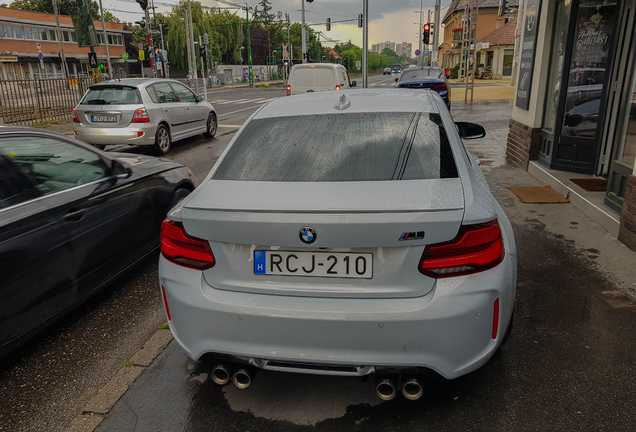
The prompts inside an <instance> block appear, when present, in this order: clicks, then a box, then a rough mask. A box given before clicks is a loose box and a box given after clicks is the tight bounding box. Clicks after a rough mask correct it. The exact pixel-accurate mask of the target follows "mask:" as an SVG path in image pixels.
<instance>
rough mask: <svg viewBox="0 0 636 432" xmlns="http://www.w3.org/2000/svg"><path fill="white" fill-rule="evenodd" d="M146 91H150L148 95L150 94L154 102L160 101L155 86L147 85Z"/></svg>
mask: <svg viewBox="0 0 636 432" xmlns="http://www.w3.org/2000/svg"><path fill="white" fill-rule="evenodd" d="M146 93H148V96H150V99H151V100H152V101H153V102H154V103H159V96H157V92H155V86H151V85H150V86H148V87H146Z"/></svg>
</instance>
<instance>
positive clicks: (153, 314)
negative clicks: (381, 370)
mask: <svg viewBox="0 0 636 432" xmlns="http://www.w3.org/2000/svg"><path fill="white" fill-rule="evenodd" d="M369 81H370V84H372V87H379V88H382V87H384V85H382V86H380V85H379V84H378V85H373V84H374V83H382V82H383V81H386V77H382V76H379V77H371V78H370V80H369ZM386 87H389V86H386ZM282 95H284V89H282V88H280V87H279V88H256V89H247V88H240V89H231V90H220V89H219V90H214V91H213V93H212V94H209V98H210V100H211V101H212V103H214V104H215V107H216V108H217V110H218V113H219V123H220V129H219V134H218V136H217V137H216V138H215V139H212V140H209V139H205V138H203V137H200V138H192V139H188V140H185V141H182V142H178V143H174V147H173V150H172V151H171V153H170V154H169V156H168V157H170V158H172V159H174V160H177V161H179V162H182V163H184V164H186V165H188V166H190V167H191V169H192V170H193V172H194V174H195V175H196V176H197V178H198V179H199V180H201V179H203V178H204V177H205V175H206V174H207V173H208V171H209V169H210V168H211V167H212V166H213V164H214V163H215V161H216V160H217V158H218V157H219V155H220V154H221V152H222V151H223V149H224V148H225V147H226V145H227V144H228V143H229V141H230V139H231V138H232V136H233V133H234V132H235V131H236V130H237V129H238V128H239V127H240V125H241V124H242V123H243V122H244V121H245V120H246V119H247V118H248V117H249V115H251V113H253V112H254V110H256V109H257V108H258V107H259V106H261V105H262V104H263V103H266V101H267V100H268V99H270V98H272V97H278V96H282ZM510 110H511V105H510V103H509V102H506V101H502V102H497V103H475V104H474V105H469V104H463V103H455V104H454V105H453V113H454V115H455V117H456V119H457V120H460V119H461V120H470V119H472V120H473V121H475V119H477V118H478V119H479V121H480V122H482V123H483V124H484V125H485V126H486V127H487V129H488V132H489V136H488V139H487V140H483V141H481V142H477V141H475V142H474V144H473V143H470V144H469V149H470V150H471V152H472V153H473V154H474V155H475V156H477V157H480V158H481V159H482V167H483V168H484V171H485V172H486V176H487V179H488V181H489V183H490V185H491V188H492V189H493V193H494V194H495V196H496V198H497V199H498V200H499V202H500V203H501V204H502V207H504V209H505V210H506V212H507V213H508V215H509V217H510V219H511V222H512V223H513V226H514V229H515V233H516V237H517V247H518V249H519V256H518V259H519V263H520V265H519V288H518V295H517V307H516V317H515V329H514V331H513V333H512V336H511V338H510V341H509V343H508V345H506V346H505V347H504V348H503V349H502V350H500V352H499V353H497V354H496V355H495V357H494V358H493V359H492V360H491V361H490V362H489V363H488V364H487V365H486V366H485V367H483V368H482V369H480V370H479V371H477V372H475V373H472V374H470V375H468V376H466V377H463V378H460V379H457V380H454V381H451V382H442V383H432V382H430V383H426V386H425V395H424V397H423V398H422V399H420V400H419V401H417V402H414V403H412V402H408V401H406V400H404V399H403V398H401V397H398V398H396V399H395V400H393V401H390V402H384V403H380V401H379V400H377V399H376V398H375V395H374V390H373V387H374V383H373V380H372V379H370V380H369V381H367V382H366V383H362V382H360V381H359V380H358V379H353V378H325V377H314V376H304V375H293V374H279V373H268V374H264V373H261V374H259V375H257V377H256V379H255V381H254V384H253V385H252V387H250V388H249V389H248V390H246V391H239V390H237V389H236V388H234V387H233V386H226V387H222V388H221V387H218V386H216V385H214V384H213V383H212V382H211V380H209V379H207V375H206V374H207V373H209V371H210V370H209V365H205V364H200V363H197V362H193V361H192V360H190V359H188V358H187V356H186V355H185V354H184V353H183V351H182V350H181V348H180V347H179V346H178V344H176V343H175V342H174V341H173V342H172V343H171V344H170V345H169V346H168V347H167V348H166V349H165V350H164V352H163V353H162V354H161V355H160V356H159V357H158V358H157V359H156V360H155V362H154V363H153V364H152V366H151V367H150V368H149V369H148V370H146V371H145V372H144V373H143V374H142V375H141V376H140V377H139V379H138V380H137V382H136V383H135V384H134V385H133V386H132V387H131V389H130V390H129V391H128V392H127V393H126V394H125V395H124V397H123V398H122V399H121V400H120V402H118V403H117V404H116V406H115V407H114V409H113V410H112V411H111V413H110V414H109V415H108V417H107V418H106V419H105V420H104V421H103V422H102V424H101V425H100V426H99V428H98V430H100V431H118V432H119V431H128V430H136V431H175V430H189V431H207V430H215V431H239V430H240V431H244V430H281V431H285V430H305V429H307V430H310V429H311V430H328V431H340V430H345V429H346V430H383V431H386V430H390V431H393V430H395V431H397V430H436V431H440V430H448V431H456V430H484V431H490V430H495V429H499V430H527V431H536V430H546V429H549V430H568V431H570V430H572V431H574V430H580V431H587V430H633V424H632V421H631V418H632V416H633V413H634V412H636V378H634V377H635V376H636V374H635V372H636V355H635V354H634V353H635V352H636V335H635V332H634V331H633V329H634V328H635V327H636V314H635V313H634V308H630V307H623V308H621V307H618V308H614V307H610V306H608V304H607V302H605V301H604V300H603V298H602V293H603V292H607V291H616V290H617V289H624V288H625V287H624V285H625V284H630V283H633V281H634V280H636V279H635V278H634V277H633V275H632V276H630V275H626V274H625V273H621V270H620V269H621V268H625V269H627V268H630V267H633V255H621V254H624V253H625V252H624V251H622V249H620V245H617V244H616V243H617V242H616V241H615V240H614V239H610V238H608V236H607V235H606V233H605V232H604V231H603V230H602V229H600V228H599V227H597V226H596V225H594V224H593V223H591V222H590V221H589V219H587V218H586V217H584V216H583V215H582V214H581V213H579V212H578V211H576V210H575V209H573V208H572V206H570V205H569V204H568V205H549V206H546V205H544V206H541V205H525V204H524V205H522V204H519V203H518V201H516V200H515V199H514V198H513V197H512V196H511V193H510V192H509V191H508V190H507V189H505V187H506V186H509V185H522V186H524V185H535V184H537V183H536V181H534V180H532V179H531V178H530V177H529V175H528V174H527V173H525V172H523V171H521V170H518V169H516V168H512V167H509V166H507V165H505V163H504V160H503V156H502V150H501V147H502V145H503V146H505V136H506V133H507V125H508V119H509V115H510ZM126 151H130V152H141V153H147V154H151V152H150V150H149V149H146V148H129V149H127V150H126ZM537 185H538V184H537ZM623 249H626V248H623ZM626 257H627V258H626ZM629 259H631V260H632V261H629ZM630 262H631V263H632V264H631V265H630ZM156 263H157V254H155V255H154V256H152V257H150V258H148V260H146V261H145V262H144V263H142V264H141V265H139V266H138V267H136V268H135V269H134V270H132V271H131V272H129V273H128V274H127V275H126V276H125V277H123V278H121V279H120V280H119V281H117V282H115V283H113V284H112V285H111V286H110V287H108V288H107V289H106V290H104V291H102V292H101V293H100V294H99V295H98V296H97V297H95V298H94V299H92V300H90V301H89V302H87V303H86V304H84V305H83V306H82V307H80V308H79V309H77V310H76V311H75V312H74V313H72V314H71V315H70V316H68V317H67V318H65V319H63V320H62V321H61V322H59V323H58V324H57V325H56V326H55V327H53V328H51V329H50V330H48V331H47V332H45V333H44V334H42V335H41V336H39V337H37V338H36V339H35V340H33V341H32V342H30V343H29V344H28V345H27V346H25V347H24V348H23V349H21V350H20V351H18V352H16V353H15V354H14V355H12V356H11V357H9V358H7V359H5V360H3V361H2V364H1V365H0V394H1V395H2V403H1V404H0V431H5V430H7V431H23V430H24V431H42V430H47V431H49V430H50V431H55V430H64V428H65V426H66V425H67V424H68V423H69V422H70V421H71V419H72V418H74V417H75V416H76V415H79V414H80V413H81V410H82V408H83V407H84V406H85V404H86V401H87V400H88V398H90V397H91V396H93V395H94V394H95V393H96V392H97V390H98V389H100V388H101V387H102V386H103V385H104V384H105V383H106V382H107V381H108V379H109V378H110V377H112V376H113V375H114V374H115V373H116V372H117V371H118V370H119V369H120V368H121V367H122V364H123V363H125V362H126V361H127V360H129V359H130V357H131V356H132V354H133V353H134V352H135V351H136V350H137V349H139V348H140V347H141V346H142V345H143V343H144V342H145V341H146V340H147V339H148V338H149V336H150V335H151V334H152V333H153V332H154V331H155V330H156V329H157V328H158V327H159V326H160V325H161V324H163V323H164V322H165V313H164V311H163V307H162V305H161V301H160V298H159V294H158V290H157V265H156ZM608 269H609V271H608ZM630 277H631V279H630ZM626 281H627V282H626ZM635 288H636V287H635Z"/></svg>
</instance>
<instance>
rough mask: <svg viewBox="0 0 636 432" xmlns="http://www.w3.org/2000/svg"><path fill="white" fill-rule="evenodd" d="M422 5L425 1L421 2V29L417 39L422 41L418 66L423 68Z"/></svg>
mask: <svg viewBox="0 0 636 432" xmlns="http://www.w3.org/2000/svg"><path fill="white" fill-rule="evenodd" d="M422 3H423V0H420V27H419V30H418V31H417V38H418V39H419V40H420V55H418V56H417V63H418V66H420V67H422V66H424V51H423V49H422V48H423V47H422V42H423V40H422V28H423V27H422Z"/></svg>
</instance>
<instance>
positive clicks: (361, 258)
mask: <svg viewBox="0 0 636 432" xmlns="http://www.w3.org/2000/svg"><path fill="white" fill-rule="evenodd" d="M254 274H257V275H282V276H317V277H334V278H362V279H371V278H372V277H373V254H365V253H340V252H338V253H335V252H297V251H294V252H292V251H289V252H286V251H263V250H257V251H254Z"/></svg>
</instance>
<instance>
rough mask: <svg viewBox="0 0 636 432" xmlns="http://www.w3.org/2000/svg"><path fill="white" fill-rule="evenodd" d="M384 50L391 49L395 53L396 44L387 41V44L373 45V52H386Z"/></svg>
mask: <svg viewBox="0 0 636 432" xmlns="http://www.w3.org/2000/svg"><path fill="white" fill-rule="evenodd" d="M384 48H391V49H392V50H393V51H395V42H391V41H385V42H380V43H377V44H373V45H371V52H374V53H381V52H382V51H383V50H384Z"/></svg>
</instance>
